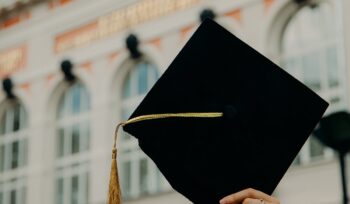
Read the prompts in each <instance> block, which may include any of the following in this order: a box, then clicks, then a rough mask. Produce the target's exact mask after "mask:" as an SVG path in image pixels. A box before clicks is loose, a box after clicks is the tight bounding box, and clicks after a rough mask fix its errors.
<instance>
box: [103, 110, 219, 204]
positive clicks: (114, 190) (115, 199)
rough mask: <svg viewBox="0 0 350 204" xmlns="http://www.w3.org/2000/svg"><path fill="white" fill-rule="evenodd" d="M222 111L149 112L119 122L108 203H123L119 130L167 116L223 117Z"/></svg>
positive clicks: (114, 146)
mask: <svg viewBox="0 0 350 204" xmlns="http://www.w3.org/2000/svg"><path fill="white" fill-rule="evenodd" d="M222 116H223V113H222V112H211V113H163V114H149V115H141V116H138V117H135V118H131V119H129V120H127V121H125V122H122V123H119V124H118V125H117V127H116V129H115V133H114V143H113V149H112V166H111V175H110V179H109V191H108V203H107V204H121V202H122V201H121V200H122V195H121V189H120V183H119V176H118V165H117V139H118V130H119V128H120V127H123V126H125V125H128V124H132V123H138V122H142V121H146V120H158V119H166V118H219V117H222Z"/></svg>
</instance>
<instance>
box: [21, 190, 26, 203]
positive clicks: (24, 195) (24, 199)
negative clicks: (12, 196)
mask: <svg viewBox="0 0 350 204" xmlns="http://www.w3.org/2000/svg"><path fill="white" fill-rule="evenodd" d="M26 200H27V189H26V188H25V187H21V201H20V204H25V203H26Z"/></svg>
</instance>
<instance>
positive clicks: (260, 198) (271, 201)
mask: <svg viewBox="0 0 350 204" xmlns="http://www.w3.org/2000/svg"><path fill="white" fill-rule="evenodd" d="M220 204H280V202H279V201H278V200H277V199H276V198H274V197H272V196H269V195H267V194H265V193H263V192H261V191H258V190H255V189H252V188H248V189H245V190H243V191H240V192H237V193H234V194H231V195H229V196H226V197H224V198H223V199H221V200H220Z"/></svg>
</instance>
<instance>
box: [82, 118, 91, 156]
mask: <svg viewBox="0 0 350 204" xmlns="http://www.w3.org/2000/svg"><path fill="white" fill-rule="evenodd" d="M80 128H81V129H80V134H81V138H80V140H81V144H80V146H81V147H80V151H86V150H88V149H89V148H90V127H89V123H88V122H83V123H82V124H81V125H80Z"/></svg>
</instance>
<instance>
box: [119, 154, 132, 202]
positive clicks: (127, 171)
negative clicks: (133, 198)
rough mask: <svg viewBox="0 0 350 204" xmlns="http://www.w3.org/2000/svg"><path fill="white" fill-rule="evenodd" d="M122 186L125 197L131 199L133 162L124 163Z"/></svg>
mask: <svg viewBox="0 0 350 204" xmlns="http://www.w3.org/2000/svg"><path fill="white" fill-rule="evenodd" d="M121 173H122V175H121V184H122V192H123V194H124V195H125V197H130V194H131V162H130V161H126V162H123V163H122V171H121Z"/></svg>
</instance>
